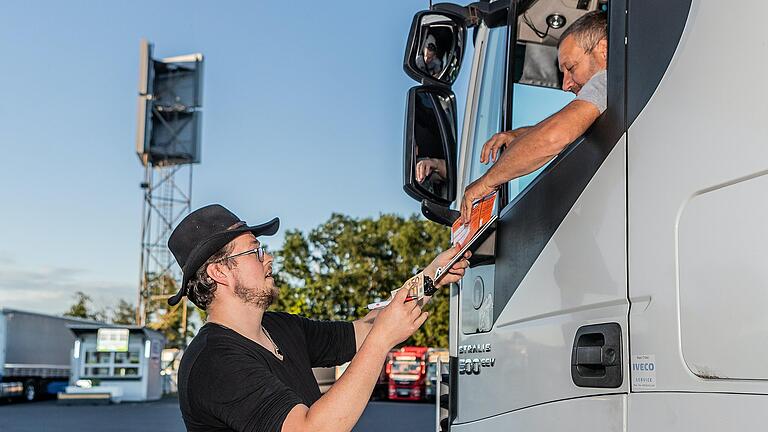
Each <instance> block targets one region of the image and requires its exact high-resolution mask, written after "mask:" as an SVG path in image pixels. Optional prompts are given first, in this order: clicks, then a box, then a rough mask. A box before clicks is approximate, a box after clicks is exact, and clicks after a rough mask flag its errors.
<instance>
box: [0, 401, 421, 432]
mask: <svg viewBox="0 0 768 432" xmlns="http://www.w3.org/2000/svg"><path fill="white" fill-rule="evenodd" d="M434 415H435V410H434V405H430V404H417V403H396V402H370V403H369V404H368V407H367V408H366V409H365V412H364V413H363V416H362V417H361V419H360V421H359V422H358V424H357V426H356V427H355V429H354V431H355V432H384V431H387V432H390V431H393V430H396V431H398V432H424V431H434V418H435V417H434ZM185 430H186V429H185V428H184V423H183V421H182V420H181V412H180V411H179V403H178V399H174V398H168V399H163V400H160V401H157V402H146V403H122V404H116V405H97V406H91V405H76V406H66V405H57V404H56V402H55V401H44V402H33V403H13V404H6V405H3V406H0V432H58V431H67V432H104V431H110V432H138V431H142V432H145V431H152V432H184V431H185Z"/></svg>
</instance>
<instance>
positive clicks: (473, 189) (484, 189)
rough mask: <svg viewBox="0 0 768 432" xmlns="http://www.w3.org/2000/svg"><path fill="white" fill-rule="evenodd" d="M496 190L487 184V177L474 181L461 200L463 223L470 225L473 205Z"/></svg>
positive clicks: (465, 190)
mask: <svg viewBox="0 0 768 432" xmlns="http://www.w3.org/2000/svg"><path fill="white" fill-rule="evenodd" d="M494 190H496V188H495V187H491V186H489V185H487V184H486V178H485V176H484V175H483V176H481V177H480V178H479V179H477V180H475V181H473V182H472V183H471V184H470V185H469V186H467V188H466V189H464V197H463V198H462V199H461V223H463V224H465V225H466V224H468V223H469V215H470V214H471V213H472V203H474V202H475V200H478V199H480V198H482V197H484V196H486V195H488V194H489V193H491V192H493V191H494Z"/></svg>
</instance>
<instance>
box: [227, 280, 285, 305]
mask: <svg viewBox="0 0 768 432" xmlns="http://www.w3.org/2000/svg"><path fill="white" fill-rule="evenodd" d="M234 292H235V295H236V296H237V297H238V298H239V299H240V300H241V301H242V302H243V303H245V304H249V305H253V306H256V307H258V308H261V309H267V308H268V307H270V306H271V305H272V303H274V302H275V298H276V297H277V289H275V286H274V282H273V283H272V284H271V285H269V284H265V286H264V288H263V289H261V290H257V289H253V288H248V287H247V286H245V285H244V284H243V283H242V282H240V281H239V280H238V281H237V283H236V284H235V288H234Z"/></svg>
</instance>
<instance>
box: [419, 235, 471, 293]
mask: <svg viewBox="0 0 768 432" xmlns="http://www.w3.org/2000/svg"><path fill="white" fill-rule="evenodd" d="M460 250H461V246H459V245H455V246H453V247H452V248H450V249H447V250H445V251H443V252H441V253H440V254H439V255H438V256H436V257H435V259H433V260H432V262H431V263H429V265H428V266H427V268H425V269H424V274H426V275H427V276H429V277H431V278H434V277H435V273H436V272H437V269H438V268H439V267H445V266H446V265H448V263H449V262H451V259H452V258H453V257H454V256H456V254H457V253H459V251H460ZM471 256H472V252H470V251H467V252H465V253H464V258H463V259H460V260H458V261H456V263H455V264H454V265H453V267H451V268H450V269H448V270H443V271H447V272H448V274H447V275H445V277H443V278H442V279H441V280H440V282H439V283H438V284H437V285H436V287H441V286H443V285H448V284H449V283H453V282H458V281H459V280H461V278H463V277H464V271H465V269H466V268H467V267H469V261H467V259H469V257H471Z"/></svg>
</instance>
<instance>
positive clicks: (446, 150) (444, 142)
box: [403, 86, 456, 205]
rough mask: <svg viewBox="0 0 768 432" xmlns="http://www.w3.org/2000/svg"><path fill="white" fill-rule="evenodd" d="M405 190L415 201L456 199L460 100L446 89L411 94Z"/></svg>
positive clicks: (444, 202)
mask: <svg viewBox="0 0 768 432" xmlns="http://www.w3.org/2000/svg"><path fill="white" fill-rule="evenodd" d="M403 167H404V170H403V189H404V190H405V193H407V194H408V195H409V196H411V197H412V198H414V199H416V200H418V201H421V200H423V199H426V200H429V201H432V202H434V203H436V204H441V205H449V204H450V203H452V202H453V201H454V200H455V199H456V97H455V96H454V94H453V92H452V91H451V90H449V89H447V88H445V87H434V86H418V87H413V88H411V89H410V90H409V91H408V105H407V108H406V119H405V137H404V148H403Z"/></svg>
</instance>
